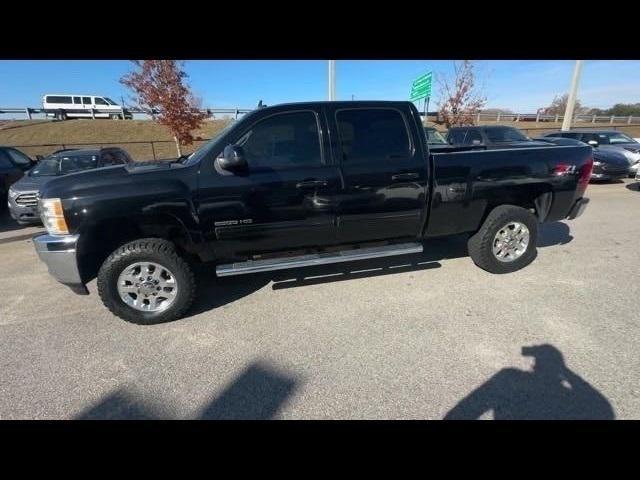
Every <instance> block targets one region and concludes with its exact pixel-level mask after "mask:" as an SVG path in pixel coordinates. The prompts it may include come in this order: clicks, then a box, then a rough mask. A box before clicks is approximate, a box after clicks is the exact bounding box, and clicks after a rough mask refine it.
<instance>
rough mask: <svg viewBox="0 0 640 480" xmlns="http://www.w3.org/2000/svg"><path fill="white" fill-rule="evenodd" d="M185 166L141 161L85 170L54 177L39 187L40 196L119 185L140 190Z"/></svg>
mask: <svg viewBox="0 0 640 480" xmlns="http://www.w3.org/2000/svg"><path fill="white" fill-rule="evenodd" d="M187 168H189V167H185V166H184V165H182V164H179V163H172V162H141V163H133V164H129V165H115V166H112V167H103V168H96V169H91V170H85V171H82V172H77V173H72V174H69V175H64V176H62V177H53V178H52V179H51V180H50V181H49V182H47V183H46V184H45V185H44V186H43V187H42V188H41V190H40V197H41V198H74V197H76V198H81V197H87V196H89V197H91V196H94V195H101V194H103V193H106V192H109V191H112V190H117V189H118V187H119V186H127V187H132V186H133V187H134V188H137V189H140V188H143V187H142V186H143V185H144V184H148V183H149V182H152V183H153V182H154V181H156V180H159V181H166V180H170V179H171V178H172V177H173V176H174V174H175V173H176V172H177V171H180V170H185V169H187Z"/></svg>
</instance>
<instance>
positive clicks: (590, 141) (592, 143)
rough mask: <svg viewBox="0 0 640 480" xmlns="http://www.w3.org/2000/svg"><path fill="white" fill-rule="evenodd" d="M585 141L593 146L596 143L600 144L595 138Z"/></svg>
mask: <svg viewBox="0 0 640 480" xmlns="http://www.w3.org/2000/svg"><path fill="white" fill-rule="evenodd" d="M587 143H588V144H589V145H591V146H592V147H593V148H596V147H597V146H598V145H600V144H599V143H598V141H597V140H589V141H588V142H587Z"/></svg>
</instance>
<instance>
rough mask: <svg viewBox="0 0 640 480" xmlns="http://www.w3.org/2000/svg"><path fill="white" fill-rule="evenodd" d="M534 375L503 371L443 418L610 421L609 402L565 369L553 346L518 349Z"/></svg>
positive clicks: (612, 414) (577, 376) (611, 415)
mask: <svg viewBox="0 0 640 480" xmlns="http://www.w3.org/2000/svg"><path fill="white" fill-rule="evenodd" d="M522 354H523V355H524V356H532V357H534V359H535V366H534V368H533V371H525V370H519V369H517V368H505V369H502V370H500V371H499V372H498V373H496V374H495V375H494V376H493V377H491V378H490V379H489V380H487V381H486V382H485V383H483V384H482V385H481V386H480V387H478V388H477V389H476V390H474V391H473V392H471V393H470V394H469V395H467V396H466V397H465V398H464V399H462V400H461V401H460V402H459V403H458V404H457V405H456V406H455V407H453V408H452V409H451V410H450V411H449V412H448V413H447V414H446V416H445V417H444V419H445V420H477V419H479V418H480V417H483V416H484V415H486V414H487V413H489V412H493V418H494V419H495V420H613V419H614V418H615V414H614V411H613V408H612V406H611V404H610V403H609V401H608V400H607V399H606V398H605V397H604V395H602V394H601V393H600V392H599V391H598V390H597V389H595V388H594V387H592V386H591V385H590V384H589V383H588V382H586V381H585V380H584V379H582V378H581V377H580V376H579V375H577V374H575V373H574V372H572V371H571V370H569V368H568V367H567V366H566V365H565V363H564V359H563V356H562V353H561V352H560V351H559V350H558V349H557V348H555V347H554V346H552V345H537V346H532V347H523V348H522Z"/></svg>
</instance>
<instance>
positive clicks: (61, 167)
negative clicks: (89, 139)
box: [29, 155, 98, 177]
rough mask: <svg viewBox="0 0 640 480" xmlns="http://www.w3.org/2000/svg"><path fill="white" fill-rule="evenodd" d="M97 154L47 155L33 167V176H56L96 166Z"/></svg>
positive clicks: (31, 174) (31, 173)
mask: <svg viewBox="0 0 640 480" xmlns="http://www.w3.org/2000/svg"><path fill="white" fill-rule="evenodd" d="M97 164H98V156H97V155H74V156H62V157H58V156H56V157H47V158H45V159H44V160H42V161H40V162H39V163H38V164H37V165H36V166H35V167H34V168H32V169H31V172H30V173H29V175H30V176H31V177H56V176H59V175H67V174H69V173H74V172H80V171H82V170H87V169H90V168H96V166H97Z"/></svg>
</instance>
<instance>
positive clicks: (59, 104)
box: [42, 94, 133, 120]
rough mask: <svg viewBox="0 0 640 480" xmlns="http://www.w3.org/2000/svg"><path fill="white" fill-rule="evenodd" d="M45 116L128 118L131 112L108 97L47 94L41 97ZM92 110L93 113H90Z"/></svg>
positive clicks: (61, 117) (59, 117)
mask: <svg viewBox="0 0 640 480" xmlns="http://www.w3.org/2000/svg"><path fill="white" fill-rule="evenodd" d="M42 108H43V109H44V110H45V113H46V115H47V116H50V117H55V118H57V119H58V120H66V119H67V118H94V117H95V118H111V119H114V120H117V119H122V118H123V116H124V119H127V120H130V119H132V118H133V114H132V113H131V112H130V111H129V110H127V109H126V108H123V107H121V106H120V105H118V104H117V103H116V102H114V101H113V100H111V99H110V98H109V97H100V96H97V95H85V94H82V95H80V94H47V95H44V96H43V97H42ZM92 111H93V113H92Z"/></svg>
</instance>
